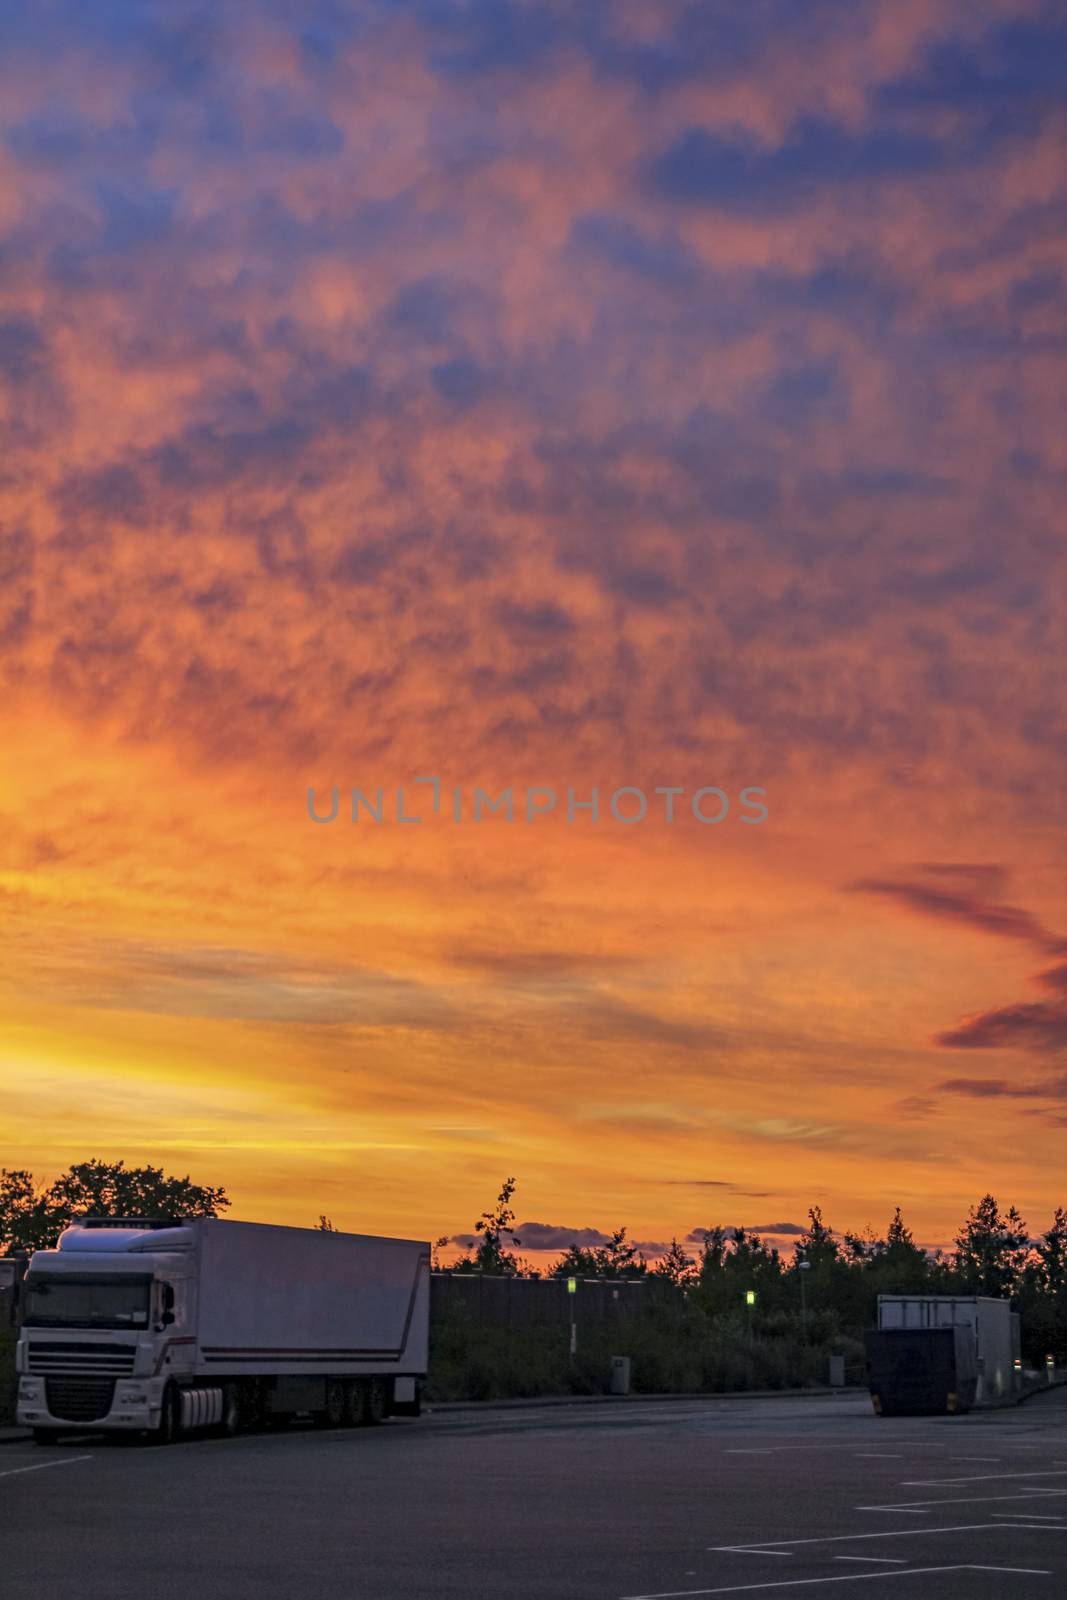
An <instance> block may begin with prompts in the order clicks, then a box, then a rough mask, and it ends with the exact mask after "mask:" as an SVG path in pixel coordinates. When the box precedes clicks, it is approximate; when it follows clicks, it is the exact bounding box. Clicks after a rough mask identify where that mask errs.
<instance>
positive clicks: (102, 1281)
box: [16, 1217, 430, 1444]
mask: <svg viewBox="0 0 1067 1600" xmlns="http://www.w3.org/2000/svg"><path fill="white" fill-rule="evenodd" d="M429 1285H430V1247H429V1245H428V1244H425V1243H423V1242H421V1241H416V1240H411V1239H378V1238H373V1237H371V1236H369V1235H366V1234H357V1233H338V1232H329V1231H322V1230H320V1229H317V1228H283V1227H274V1226H270V1225H267V1224H263V1223H257V1222H230V1221H222V1220H220V1219H218V1218H215V1217H197V1218H187V1219H185V1220H182V1221H177V1220H175V1219H173V1218H154V1219H149V1218H110V1217H107V1218H104V1217H101V1218H94V1217H87V1218H84V1219H82V1220H81V1221H79V1222H77V1223H75V1224H74V1225H72V1226H71V1227H69V1228H67V1229H66V1231H65V1232H64V1233H63V1234H61V1236H60V1239H59V1245H58V1248H57V1249H55V1250H37V1251H35V1252H34V1254H33V1256H32V1258H31V1260H30V1265H29V1270H28V1272H27V1274H26V1278H25V1282H24V1285H23V1315H22V1327H21V1331H20V1334H19V1340H18V1345H17V1347H16V1368H17V1372H18V1401H17V1409H16V1417H17V1420H18V1422H19V1423H20V1424H22V1425H23V1426H24V1427H29V1428H32V1430H33V1436H34V1438H35V1439H36V1440H37V1442H38V1443H39V1444H42V1443H50V1442H51V1441H52V1440H54V1439H55V1438H57V1437H58V1436H60V1435H62V1434H69V1433H76V1432H94V1433H95V1432H98V1431H100V1430H102V1429H106V1430H112V1429H115V1430H122V1431H128V1432H136V1431H141V1432H146V1433H148V1434H149V1435H151V1436H153V1437H154V1438H155V1439H156V1440H157V1441H158V1442H159V1443H169V1442H170V1441H171V1440H173V1439H174V1438H176V1437H177V1436H178V1435H179V1434H180V1433H182V1432H183V1431H188V1430H192V1429H196V1428H211V1427H214V1428H216V1429H217V1430H218V1431H220V1432H222V1433H226V1434H233V1433H237V1432H239V1431H240V1430H242V1429H244V1428H255V1427H261V1426H265V1425H266V1424H267V1423H268V1422H270V1421H271V1420H272V1419H275V1418H277V1419H284V1418H291V1417H293V1416H295V1415H301V1414H305V1413H311V1414H312V1415H313V1416H314V1418H315V1420H316V1421H317V1422H319V1423H320V1424H322V1425H324V1426H330V1427H337V1426H342V1425H346V1424H347V1425H349V1426H352V1425H358V1424H362V1423H372V1422H380V1421H382V1420H383V1419H384V1418H385V1417H387V1416H389V1415H390V1414H395V1415H408V1416H417V1415H418V1413H419V1396H420V1391H421V1387H422V1384H423V1381H424V1380H425V1376H426V1366H427V1353H428V1342H429Z"/></svg>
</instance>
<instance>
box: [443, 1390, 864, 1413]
mask: <svg viewBox="0 0 1067 1600" xmlns="http://www.w3.org/2000/svg"><path fill="white" fill-rule="evenodd" d="M866 1394H867V1390H866V1387H864V1388H860V1387H859V1386H858V1385H857V1384H849V1385H847V1386H842V1387H839V1388H834V1389H830V1388H820V1389H727V1390H724V1391H723V1392H722V1393H721V1394H717V1393H714V1392H709V1391H708V1390H705V1389H701V1390H698V1391H696V1392H692V1391H691V1392H689V1393H688V1394H687V1393H685V1392H682V1393H671V1394H563V1395H560V1394H542V1395H532V1396H529V1397H527V1398H525V1399H521V1400H429V1401H426V1402H425V1403H424V1405H423V1408H422V1409H423V1411H424V1413H425V1414H426V1415H427V1416H429V1415H431V1414H433V1413H437V1412H440V1413H443V1414H449V1415H451V1414H453V1413H455V1412H457V1411H524V1410H535V1409H538V1408H544V1407H552V1406H591V1405H640V1404H642V1402H648V1401H653V1402H655V1401H664V1400H685V1401H687V1402H694V1401H704V1402H707V1403H711V1402H714V1401H717V1400H825V1399H826V1398H827V1397H828V1396H832V1395H838V1396H842V1397H845V1396H857V1395H863V1396H866Z"/></svg>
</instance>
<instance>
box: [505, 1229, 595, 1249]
mask: <svg viewBox="0 0 1067 1600" xmlns="http://www.w3.org/2000/svg"><path fill="white" fill-rule="evenodd" d="M515 1231H516V1233H517V1234H518V1236H519V1238H520V1239H521V1240H522V1247H523V1249H524V1250H569V1249H570V1248H571V1246H572V1245H574V1246H577V1247H578V1248H579V1249H582V1250H592V1249H595V1248H596V1247H597V1246H598V1245H605V1244H607V1243H608V1237H609V1236H608V1235H607V1234H606V1233H601V1231H600V1229H599V1228H565V1227H558V1226H556V1225H555V1224H554V1223H551V1222H524V1223H523V1224H522V1226H521V1227H519V1228H516V1230H515Z"/></svg>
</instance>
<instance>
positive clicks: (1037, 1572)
mask: <svg viewBox="0 0 1067 1600" xmlns="http://www.w3.org/2000/svg"><path fill="white" fill-rule="evenodd" d="M924 1572H1025V1573H1027V1574H1028V1575H1030V1576H1032V1577H1039V1578H1050V1577H1051V1576H1052V1574H1051V1572H1050V1571H1049V1569H1048V1568H1047V1567H985V1566H975V1565H972V1564H971V1563H970V1562H965V1563H962V1564H957V1565H955V1566H951V1567H905V1568H904V1571H903V1572H849V1573H842V1574H841V1575H840V1577H836V1578H777V1579H775V1580H774V1582H772V1583H730V1584H727V1585H726V1587H725V1588H718V1589H664V1590H661V1591H660V1593H658V1594H630V1595H623V1597H622V1600H691V1597H692V1596H695V1595H704V1594H751V1593H752V1592H753V1591H754V1590H756V1589H799V1588H803V1587H805V1586H807V1585H808V1584H812V1583H873V1582H874V1580H875V1579H876V1578H910V1577H912V1575H913V1574H915V1575H917V1574H918V1573H924Z"/></svg>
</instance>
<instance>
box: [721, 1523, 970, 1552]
mask: <svg viewBox="0 0 1067 1600" xmlns="http://www.w3.org/2000/svg"><path fill="white" fill-rule="evenodd" d="M992 1526H993V1524H992V1523H990V1522H958V1523H956V1524H955V1525H954V1526H952V1527H948V1528H888V1529H880V1530H879V1532H877V1533H828V1534H823V1535H822V1536H821V1537H815V1538H804V1539H767V1540H765V1541H764V1542H763V1543H762V1544H761V1543H760V1542H758V1541H757V1540H755V1539H750V1540H749V1542H748V1543H747V1544H709V1545H708V1546H707V1548H708V1549H709V1550H712V1551H722V1550H732V1551H735V1552H736V1551H744V1552H745V1553H746V1554H747V1555H752V1554H753V1553H754V1552H756V1551H758V1552H760V1554H763V1553H764V1552H766V1553H767V1554H770V1551H771V1550H772V1549H773V1548H774V1546H776V1545H777V1546H778V1547H779V1548H780V1547H781V1546H782V1545H786V1544H787V1545H797V1544H851V1543H853V1541H854V1540H856V1539H917V1538H920V1537H921V1536H922V1535H923V1534H925V1533H976V1532H978V1531H979V1530H983V1531H985V1530H988V1529H989V1528H991V1527H992ZM998 1531H999V1530H998Z"/></svg>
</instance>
